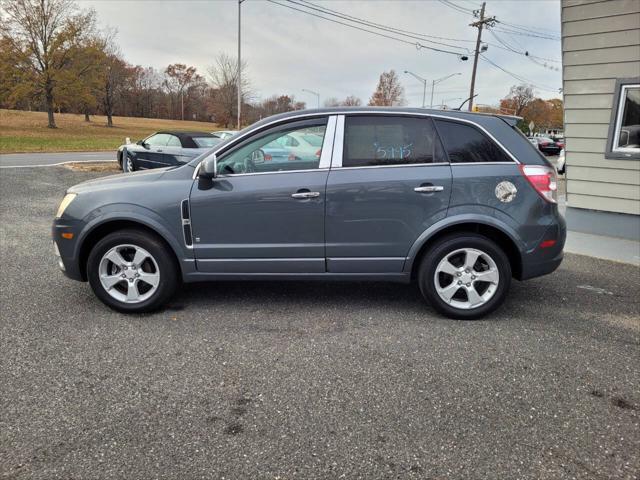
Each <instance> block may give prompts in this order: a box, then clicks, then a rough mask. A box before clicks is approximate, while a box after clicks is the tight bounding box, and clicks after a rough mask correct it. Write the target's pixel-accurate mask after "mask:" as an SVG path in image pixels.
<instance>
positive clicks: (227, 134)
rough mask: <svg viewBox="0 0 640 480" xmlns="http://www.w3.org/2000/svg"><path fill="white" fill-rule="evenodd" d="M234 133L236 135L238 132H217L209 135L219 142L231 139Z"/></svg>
mask: <svg viewBox="0 0 640 480" xmlns="http://www.w3.org/2000/svg"><path fill="white" fill-rule="evenodd" d="M236 133H238V130H218V131H217V132H211V135H213V136H214V137H217V138H219V139H220V140H226V139H227V138H231V137H233V136H234V135H235V134H236Z"/></svg>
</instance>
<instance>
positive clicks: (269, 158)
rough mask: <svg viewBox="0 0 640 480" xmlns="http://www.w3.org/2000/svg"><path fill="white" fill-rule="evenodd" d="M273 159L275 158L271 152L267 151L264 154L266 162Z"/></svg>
mask: <svg viewBox="0 0 640 480" xmlns="http://www.w3.org/2000/svg"><path fill="white" fill-rule="evenodd" d="M271 160H273V157H272V156H271V154H270V153H265V154H264V161H265V162H270V161H271Z"/></svg>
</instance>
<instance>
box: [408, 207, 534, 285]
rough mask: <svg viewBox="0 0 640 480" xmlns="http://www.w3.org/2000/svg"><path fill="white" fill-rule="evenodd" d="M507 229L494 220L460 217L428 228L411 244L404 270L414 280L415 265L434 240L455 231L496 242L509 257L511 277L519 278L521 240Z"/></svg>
mask: <svg viewBox="0 0 640 480" xmlns="http://www.w3.org/2000/svg"><path fill="white" fill-rule="evenodd" d="M509 230H510V229H509V228H507V227H506V226H499V225H497V224H496V223H495V222H490V221H478V220H470V219H460V220H459V221H456V222H453V223H447V224H446V225H442V226H441V227H440V228H433V229H429V230H427V231H426V232H425V233H424V234H423V235H421V236H420V237H419V238H418V240H416V242H415V243H414V245H413V246H412V248H411V250H410V252H409V256H408V257H407V259H406V261H405V267H404V270H405V272H408V273H410V274H411V279H412V280H415V278H416V275H417V272H418V268H417V267H418V266H419V265H420V262H421V261H422V258H423V257H424V255H425V254H426V253H427V252H428V251H429V249H430V248H431V246H432V245H434V244H435V242H437V241H438V240H439V239H441V238H443V237H445V236H448V235H451V234H455V233H475V234H479V235H482V236H484V237H486V238H488V239H490V240H492V241H494V242H495V243H496V244H498V246H499V247H500V248H501V249H502V250H503V251H504V253H505V255H506V256H507V258H508V259H509V264H510V265H511V272H512V275H513V277H514V278H516V279H520V278H522V253H521V251H522V248H521V247H520V246H519V245H521V242H519V241H518V239H517V236H516V235H515V233H514V232H510V231H509Z"/></svg>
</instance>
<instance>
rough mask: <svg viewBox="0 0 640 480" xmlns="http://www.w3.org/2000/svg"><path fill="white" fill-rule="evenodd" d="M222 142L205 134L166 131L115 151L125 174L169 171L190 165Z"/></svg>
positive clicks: (213, 136) (129, 143)
mask: <svg viewBox="0 0 640 480" xmlns="http://www.w3.org/2000/svg"><path fill="white" fill-rule="evenodd" d="M221 141H222V140H221V139H220V138H218V137H216V136H215V135H212V134H211V133H208V132H180V131H175V130H171V131H168V130H165V131H161V132H156V133H154V134H152V135H150V136H148V137H147V138H145V139H144V140H140V141H138V142H136V143H131V142H129V141H127V143H126V144H124V145H121V146H120V147H119V148H118V153H117V156H118V157H117V158H118V163H120V167H122V171H124V172H134V171H136V170H139V169H149V168H161V167H170V166H173V165H182V164H183V163H187V162H189V161H190V160H191V159H193V158H195V157H197V156H198V155H200V154H201V153H203V152H206V151H208V150H209V149H210V148H211V147H213V146H214V145H217V144H218V143H220V142H221ZM125 151H126V158H125Z"/></svg>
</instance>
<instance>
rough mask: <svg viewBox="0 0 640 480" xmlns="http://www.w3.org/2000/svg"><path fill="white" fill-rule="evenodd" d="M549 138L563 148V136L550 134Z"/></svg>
mask: <svg viewBox="0 0 640 480" xmlns="http://www.w3.org/2000/svg"><path fill="white" fill-rule="evenodd" d="M549 138H551V140H553V141H554V142H555V143H556V145H557V146H559V147H560V148H561V149H562V148H564V137H558V136H552V137H549Z"/></svg>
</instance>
